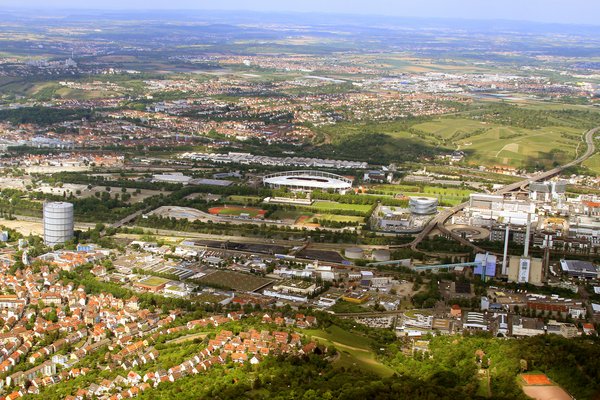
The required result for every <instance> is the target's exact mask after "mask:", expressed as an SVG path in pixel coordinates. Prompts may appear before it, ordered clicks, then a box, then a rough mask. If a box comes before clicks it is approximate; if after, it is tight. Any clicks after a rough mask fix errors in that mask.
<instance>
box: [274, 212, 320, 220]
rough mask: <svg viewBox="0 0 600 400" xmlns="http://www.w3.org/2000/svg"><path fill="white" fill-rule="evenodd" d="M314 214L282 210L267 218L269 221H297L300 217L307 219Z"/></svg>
mask: <svg viewBox="0 0 600 400" xmlns="http://www.w3.org/2000/svg"><path fill="white" fill-rule="evenodd" d="M313 215H314V214H313V213H311V212H310V211H302V210H287V209H283V210H277V211H275V212H274V213H273V214H271V216H270V217H269V218H270V219H274V220H285V219H288V220H294V221H295V220H297V219H298V218H300V217H302V216H307V217H312V216H313Z"/></svg>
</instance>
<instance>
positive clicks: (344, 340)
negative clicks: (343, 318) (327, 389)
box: [305, 325, 394, 376]
mask: <svg viewBox="0 0 600 400" xmlns="http://www.w3.org/2000/svg"><path fill="white" fill-rule="evenodd" d="M305 333H306V335H307V336H310V337H312V338H313V339H315V340H317V341H319V342H320V343H322V344H326V345H329V346H331V345H333V346H334V347H335V348H336V349H337V351H338V352H339V356H338V358H337V359H336V360H335V361H334V366H335V367H337V368H342V367H344V368H352V367H358V368H361V369H364V370H365V371H369V372H373V373H376V374H377V375H380V376H390V375H392V374H393V373H394V371H393V370H392V369H391V368H389V367H387V366H385V365H384V364H382V363H380V362H379V361H378V360H377V359H376V357H375V353H374V352H373V350H372V349H371V348H370V347H369V346H370V344H371V341H370V339H368V338H366V337H364V336H360V335H357V334H354V333H351V332H348V331H346V330H344V329H342V328H340V327H339V326H337V325H332V326H330V327H328V328H327V329H325V330H322V329H313V330H307V331H305Z"/></svg>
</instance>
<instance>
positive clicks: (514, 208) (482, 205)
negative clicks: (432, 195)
mask: <svg viewBox="0 0 600 400" xmlns="http://www.w3.org/2000/svg"><path fill="white" fill-rule="evenodd" d="M465 213H466V215H467V216H468V218H469V224H470V225H475V226H490V225H492V224H493V223H494V222H500V223H502V222H509V221H510V223H511V224H512V225H518V226H524V225H526V224H527V220H528V218H529V216H530V215H531V218H532V220H531V222H537V214H535V203H533V202H532V201H529V200H518V199H505V198H504V196H502V195H493V194H480V193H474V194H471V195H470V196H469V206H468V207H467V208H466V209H465Z"/></svg>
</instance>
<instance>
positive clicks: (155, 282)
mask: <svg viewBox="0 0 600 400" xmlns="http://www.w3.org/2000/svg"><path fill="white" fill-rule="evenodd" d="M170 281H171V280H170V279H165V278H160V277H158V276H151V277H150V278H148V279H144V280H143V281H140V283H143V284H144V285H148V286H160V285H162V284H164V283H167V282H170Z"/></svg>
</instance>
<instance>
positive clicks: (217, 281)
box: [198, 271, 273, 292]
mask: <svg viewBox="0 0 600 400" xmlns="http://www.w3.org/2000/svg"><path fill="white" fill-rule="evenodd" d="M198 281H199V282H200V283H202V284H206V285H208V286H211V285H214V286H218V287H222V288H228V289H233V290H238V291H242V292H254V291H256V290H258V289H260V288H262V287H263V286H266V285H268V284H270V283H271V282H273V281H272V280H271V279H265V278H261V277H258V276H255V275H247V274H241V273H239V272H231V271H215V272H213V273H211V274H208V275H205V276H203V277H201V278H200V279H198Z"/></svg>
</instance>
